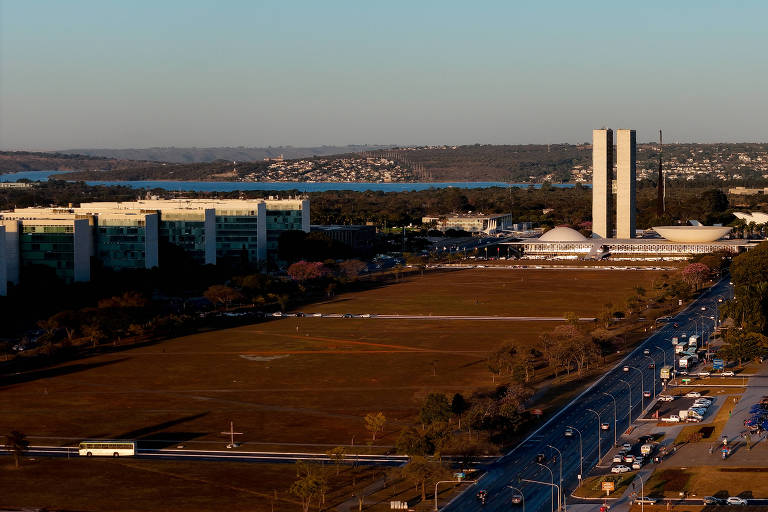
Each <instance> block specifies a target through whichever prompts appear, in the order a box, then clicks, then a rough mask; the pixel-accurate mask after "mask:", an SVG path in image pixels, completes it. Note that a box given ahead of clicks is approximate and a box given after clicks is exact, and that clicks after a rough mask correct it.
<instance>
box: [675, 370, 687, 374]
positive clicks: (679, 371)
mask: <svg viewBox="0 0 768 512" xmlns="http://www.w3.org/2000/svg"><path fill="white" fill-rule="evenodd" d="M677 374H678V375H688V370H677Z"/></svg>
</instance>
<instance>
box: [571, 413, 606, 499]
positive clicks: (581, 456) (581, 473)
mask: <svg viewBox="0 0 768 512" xmlns="http://www.w3.org/2000/svg"><path fill="white" fill-rule="evenodd" d="M567 427H568V428H570V429H571V430H575V431H576V433H577V434H579V487H581V480H582V478H584V447H583V445H582V442H581V431H580V430H579V429H577V428H576V427H572V426H570V425H567ZM598 427H599V425H598ZM597 435H598V436H600V430H598V432H597Z"/></svg>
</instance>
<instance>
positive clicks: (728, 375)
mask: <svg viewBox="0 0 768 512" xmlns="http://www.w3.org/2000/svg"><path fill="white" fill-rule="evenodd" d="M734 375H736V374H735V373H733V372H732V371H731V370H728V371H725V372H723V373H721V374H720V376H722V377H733V376H734Z"/></svg>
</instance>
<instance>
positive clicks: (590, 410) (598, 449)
mask: <svg viewBox="0 0 768 512" xmlns="http://www.w3.org/2000/svg"><path fill="white" fill-rule="evenodd" d="M587 410H588V411H589V412H593V413H595V414H596V415H597V464H595V466H599V465H600V459H602V458H603V451H602V450H601V449H600V437H601V436H600V433H601V430H600V425H601V424H602V422H601V421H600V413H599V412H597V411H596V410H594V409H587ZM583 474H584V473H582V475H583Z"/></svg>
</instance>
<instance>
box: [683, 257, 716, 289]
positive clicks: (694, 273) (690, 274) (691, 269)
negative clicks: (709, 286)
mask: <svg viewBox="0 0 768 512" xmlns="http://www.w3.org/2000/svg"><path fill="white" fill-rule="evenodd" d="M709 273H710V270H709V267H708V266H706V265H705V264H703V263H691V264H690V265H688V266H687V267H685V268H684V269H683V272H682V275H683V280H685V282H687V283H688V284H690V285H691V286H693V287H694V289H695V290H698V289H699V288H701V283H702V282H704V279H705V278H706V277H707V276H709Z"/></svg>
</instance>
